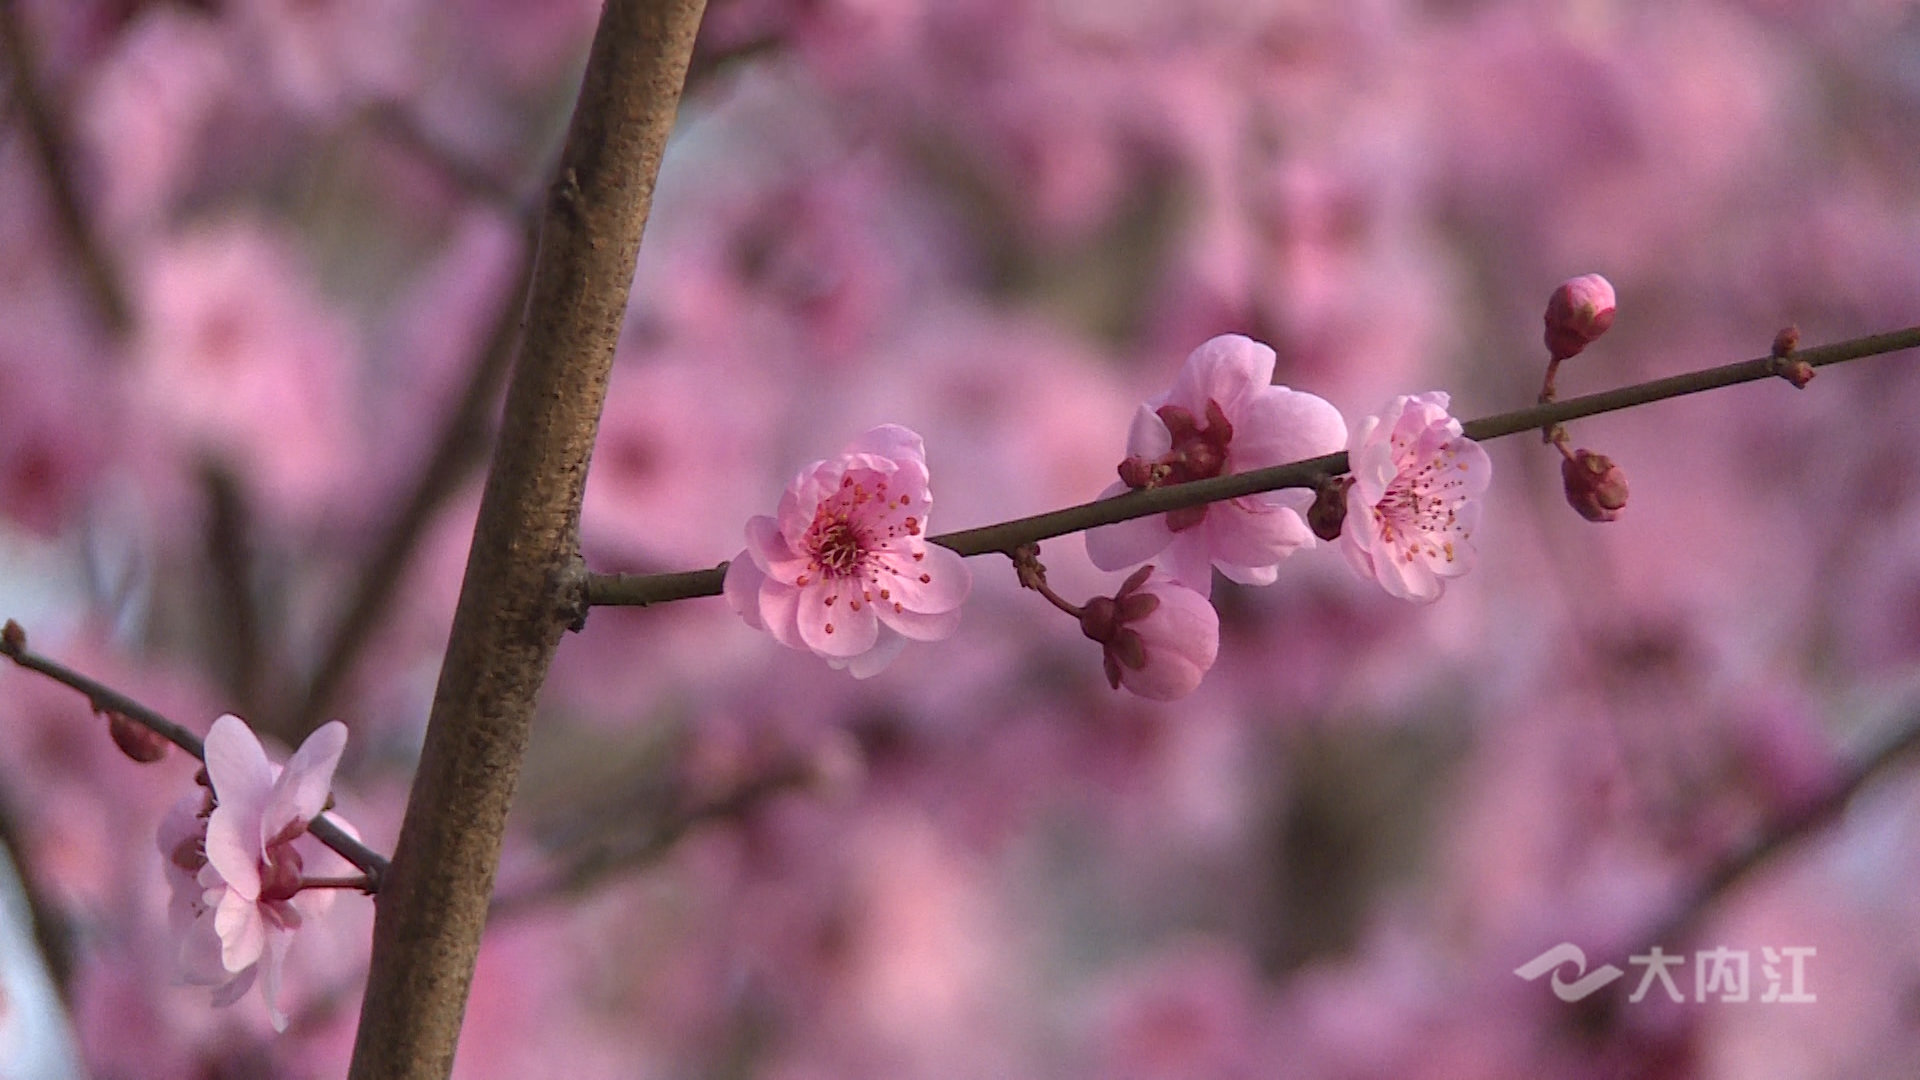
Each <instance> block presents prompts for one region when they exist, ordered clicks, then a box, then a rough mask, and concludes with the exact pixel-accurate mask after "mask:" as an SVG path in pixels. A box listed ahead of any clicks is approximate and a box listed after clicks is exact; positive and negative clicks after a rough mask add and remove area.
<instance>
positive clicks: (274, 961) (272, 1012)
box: [260, 930, 293, 1031]
mask: <svg viewBox="0 0 1920 1080" xmlns="http://www.w3.org/2000/svg"><path fill="white" fill-rule="evenodd" d="M292 947H293V932H292V931H290V930H280V931H274V932H272V933H269V934H268V935H267V949H266V952H265V954H263V955H262V956H261V957H260V997H261V1000H263V1001H265V1002H266V1003H267V1018H268V1019H269V1020H271V1021H273V1030H275V1031H285V1030H287V1014H286V1013H285V1012H283V1011H281V1009H280V969H281V967H282V966H283V965H285V964H286V962H287V950H288V949H290V948H292Z"/></svg>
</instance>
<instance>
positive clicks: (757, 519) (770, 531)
mask: <svg viewBox="0 0 1920 1080" xmlns="http://www.w3.org/2000/svg"><path fill="white" fill-rule="evenodd" d="M743 554H745V555H748V556H749V557H751V558H752V560H753V565H754V566H756V567H758V568H759V569H760V571H761V572H762V573H765V574H767V575H769V576H771V577H775V578H778V579H779V580H781V581H784V582H786V583H787V584H789V585H791V584H793V581H794V579H795V578H797V577H799V576H800V575H801V574H802V573H804V572H805V571H806V568H807V558H806V556H804V555H801V554H800V553H798V552H796V551H794V550H793V548H792V547H790V546H788V544H787V538H786V536H785V535H784V534H783V533H781V531H780V526H779V525H778V524H777V523H776V522H775V521H774V520H773V519H772V518H770V517H768V516H767V515H765V514H757V515H755V516H753V517H751V518H748V519H747V550H746V551H745V552H743Z"/></svg>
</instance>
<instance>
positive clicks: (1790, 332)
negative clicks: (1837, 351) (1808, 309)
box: [1773, 326, 1813, 390]
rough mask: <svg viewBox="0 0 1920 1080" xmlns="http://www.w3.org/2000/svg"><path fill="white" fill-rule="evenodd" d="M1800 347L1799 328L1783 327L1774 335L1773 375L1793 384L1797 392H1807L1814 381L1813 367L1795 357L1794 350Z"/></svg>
mask: <svg viewBox="0 0 1920 1080" xmlns="http://www.w3.org/2000/svg"><path fill="white" fill-rule="evenodd" d="M1799 347H1800V328H1799V327H1797V326H1788V327H1783V328H1782V329H1781V331H1780V332H1779V333H1778V334H1775V335H1773V373H1774V374H1775V375H1778V376H1780V377H1781V378H1783V379H1785V380H1787V381H1788V382H1790V383H1792V384H1793V388H1794V389H1795V390H1805V389H1806V388H1807V384H1808V383H1810V382H1812V381H1813V365H1812V364H1809V363H1807V362H1806V361H1805V360H1800V359H1796V358H1795V357H1794V355H1793V350H1795V349H1797V348H1799Z"/></svg>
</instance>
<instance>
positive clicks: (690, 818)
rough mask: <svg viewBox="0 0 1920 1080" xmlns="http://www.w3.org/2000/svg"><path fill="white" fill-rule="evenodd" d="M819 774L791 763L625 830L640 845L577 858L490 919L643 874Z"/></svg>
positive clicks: (502, 902) (506, 901)
mask: <svg viewBox="0 0 1920 1080" xmlns="http://www.w3.org/2000/svg"><path fill="white" fill-rule="evenodd" d="M816 775H817V773H816V771H815V770H814V769H813V768H812V767H811V766H810V765H808V764H807V763H805V762H798V763H796V762H787V763H784V764H782V765H779V766H777V767H775V768H772V769H769V770H768V771H766V772H764V773H762V774H760V775H758V776H755V777H752V778H750V779H748V780H746V781H743V782H742V783H741V784H740V785H739V786H737V787H735V788H733V789H732V790H730V791H727V792H725V793H724V794H721V795H718V796H714V797H712V798H708V799H704V800H701V801H698V802H692V803H687V804H677V805H675V806H673V807H672V808H671V809H669V810H668V811H666V812H664V813H663V814H662V815H661V819H660V820H658V821H654V822H651V823H648V824H646V825H643V826H642V827H641V828H640V829H638V830H636V829H633V828H626V829H623V830H622V831H623V834H624V835H626V836H628V837H631V836H632V835H633V834H634V833H635V832H638V833H639V838H638V840H637V842H630V846H627V847H625V848H622V849H620V850H618V851H614V852H611V853H610V852H608V851H607V850H606V849H605V848H604V847H596V848H594V849H593V850H591V851H589V852H587V853H586V854H584V855H580V856H576V857H574V858H572V859H571V860H569V861H568V862H567V864H566V865H565V866H563V867H561V868H560V869H558V870H556V871H554V872H553V873H552V874H550V875H548V876H547V877H545V878H544V879H542V880H540V881H537V882H534V883H532V884H529V885H524V886H521V887H519V888H516V889H514V890H513V891H511V892H502V893H499V894H496V895H495V896H494V898H493V904H492V906H491V907H490V908H489V909H488V912H487V918H488V920H489V921H494V920H499V919H510V918H514V917H517V916H519V915H523V914H526V913H527V912H529V911H532V910H534V909H537V908H539V907H542V906H544V905H546V904H549V903H553V902H555V901H559V900H564V899H567V898H568V897H572V896H577V895H579V894H580V893H581V892H583V891H585V890H586V889H587V888H589V887H590V886H592V885H594V884H595V883H597V882H599V881H601V880H603V879H605V878H608V877H612V876H613V875H615V874H619V873H627V872H632V871H637V870H643V869H645V868H647V867H649V866H652V865H653V864H654V863H656V862H659V861H660V859H662V858H663V857H665V856H666V854H667V853H668V852H669V851H671V850H673V847H674V845H676V844H678V843H679V842H680V841H681V840H682V839H683V838H684V837H685V836H686V835H687V834H688V833H690V832H692V831H693V830H694V829H696V828H699V827H700V826H702V825H706V824H710V823H712V822H716V821H735V820H738V819H740V818H743V817H745V816H746V815H747V814H749V813H751V812H752V811H753V810H755V809H757V808H758V807H760V806H762V805H764V804H766V803H767V802H769V801H771V800H772V799H773V798H774V797H775V796H777V795H780V794H782V793H784V792H788V791H795V790H798V789H800V788H802V787H805V786H806V785H807V784H808V783H810V782H812V781H813V780H814V778H815V777H816Z"/></svg>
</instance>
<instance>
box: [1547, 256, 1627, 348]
mask: <svg viewBox="0 0 1920 1080" xmlns="http://www.w3.org/2000/svg"><path fill="white" fill-rule="evenodd" d="M1612 325H1613V286H1612V285H1611V284H1609V283H1608V281H1607V279H1606V278H1603V277H1601V276H1600V275H1599V274H1583V275H1581V276H1580V277H1577V278H1573V279H1571V280H1569V281H1566V282H1564V283H1562V284H1561V286H1560V287H1559V288H1557V289H1555V290H1553V296H1551V297H1550V298H1548V300H1547V351H1548V352H1549V353H1551V354H1552V355H1553V358H1554V359H1555V360H1565V359H1566V358H1567V357H1569V356H1573V355H1576V354H1577V353H1579V352H1580V350H1581V349H1584V348H1586V347H1587V345H1588V344H1590V343H1591V342H1592V341H1593V340H1594V339H1596V338H1598V337H1599V336H1600V335H1601V334H1604V333H1606V332H1607V327H1609V326H1612Z"/></svg>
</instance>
